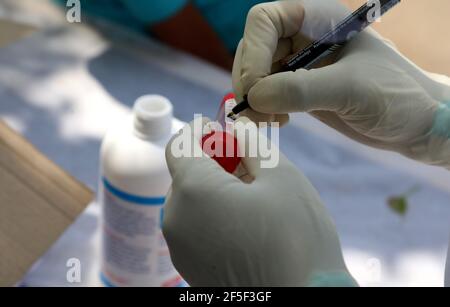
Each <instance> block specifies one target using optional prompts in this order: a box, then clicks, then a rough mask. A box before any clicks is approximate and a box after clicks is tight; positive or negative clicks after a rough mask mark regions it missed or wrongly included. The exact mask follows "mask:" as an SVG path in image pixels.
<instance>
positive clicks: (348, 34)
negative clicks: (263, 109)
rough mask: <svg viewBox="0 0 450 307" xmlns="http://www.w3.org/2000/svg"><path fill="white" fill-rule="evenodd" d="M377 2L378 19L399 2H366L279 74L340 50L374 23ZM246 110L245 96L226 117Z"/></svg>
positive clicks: (311, 64)
mask: <svg viewBox="0 0 450 307" xmlns="http://www.w3.org/2000/svg"><path fill="white" fill-rule="evenodd" d="M377 1H379V3H380V12H379V16H378V17H381V16H383V15H384V14H385V13H386V12H387V11H389V10H390V9H391V8H393V7H394V6H395V5H397V4H398V3H400V1H401V0H374V1H368V2H367V3H366V4H364V5H363V6H361V7H360V8H359V9H357V10H356V11H355V12H354V13H353V14H351V15H350V16H348V17H347V18H345V19H344V20H343V21H342V22H340V23H339V24H338V25H337V26H336V27H334V28H333V29H332V30H331V31H329V32H328V33H326V34H325V35H324V36H322V37H321V38H320V39H319V40H317V41H315V42H313V43H312V44H311V45H309V46H308V47H306V48H305V49H303V50H302V51H300V52H298V53H297V54H295V55H294V56H292V57H291V58H290V59H289V60H288V61H287V62H286V63H285V64H284V65H283V66H282V69H281V72H287V71H296V70H297V69H300V68H304V69H309V68H311V67H312V66H313V65H314V64H316V63H317V62H319V61H320V60H322V59H323V58H325V57H327V56H328V55H330V54H332V53H333V52H335V51H337V50H339V49H341V48H342V47H343V46H344V45H345V44H346V43H347V42H348V41H350V40H351V39H352V38H353V37H355V36H356V35H357V34H359V33H360V32H362V31H363V30H364V29H366V28H367V27H368V26H369V25H371V24H372V23H373V22H375V21H376V19H375V18H374V17H375V16H371V15H370V12H371V11H372V10H373V9H374V8H375V7H376V4H377V3H376V2H377ZM248 108H250V105H249V103H248V99H247V96H244V101H243V102H241V103H239V104H238V105H237V106H236V107H234V108H233V111H232V112H230V113H229V114H228V115H227V116H228V117H230V118H233V119H235V118H236V115H238V114H239V113H241V112H242V111H244V110H245V109H248Z"/></svg>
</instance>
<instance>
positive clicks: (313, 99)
mask: <svg viewBox="0 0 450 307" xmlns="http://www.w3.org/2000/svg"><path fill="white" fill-rule="evenodd" d="M341 71H342V69H340V67H339V65H337V64H333V65H330V66H326V67H323V68H319V69H312V70H304V69H302V70H298V71H296V72H285V73H279V74H274V75H271V76H268V77H265V78H264V79H262V80H260V81H259V82H258V83H257V84H255V85H254V86H253V87H252V88H251V90H250V92H249V94H248V101H249V104H250V106H251V108H252V109H253V110H255V111H257V112H261V113H267V114H286V113H292V112H310V111H334V112H339V111H342V110H343V109H345V107H346V103H347V99H346V97H347V96H348V92H349V84H348V82H346V80H345V75H342V73H341ZM350 86H352V85H350Z"/></svg>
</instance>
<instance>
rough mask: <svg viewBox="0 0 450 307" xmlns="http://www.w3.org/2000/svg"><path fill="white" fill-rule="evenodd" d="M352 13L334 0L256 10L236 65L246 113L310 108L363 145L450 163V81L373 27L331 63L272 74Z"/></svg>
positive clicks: (281, 114) (258, 115)
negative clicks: (421, 64) (423, 67)
mask: <svg viewBox="0 0 450 307" xmlns="http://www.w3.org/2000/svg"><path fill="white" fill-rule="evenodd" d="M349 13H350V12H349V11H348V10H347V9H345V8H344V7H343V6H342V5H340V4H339V3H338V2H336V1H334V0H291V1H277V2H272V3H266V4H261V5H258V6H256V7H254V8H253V9H252V10H251V11H250V13H249V16H248V19H247V25H246V29H245V34H244V38H243V40H242V41H241V43H240V45H239V48H238V51H237V54H236V58H235V63H234V68H233V86H234V89H235V92H236V94H237V98H238V99H241V98H242V97H243V95H244V94H248V100H249V103H250V106H251V108H252V109H253V110H250V111H248V112H247V113H246V116H248V117H250V118H251V119H252V120H254V121H257V122H259V121H274V120H275V121H281V123H282V124H283V123H285V122H286V121H287V115H286V114H288V113H291V112H309V113H310V114H312V115H313V116H315V117H316V118H318V119H320V120H321V121H323V122H324V123H326V124H327V125H329V126H331V127H332V128H335V129H337V130H338V131H340V132H341V133H343V134H345V135H347V136H349V137H351V138H352V139H354V140H356V141H359V142H361V143H364V144H366V145H369V146H373V147H376V148H380V149H386V150H392V151H396V152H399V153H401V154H403V155H405V156H408V157H410V158H413V159H416V160H419V161H422V162H425V163H429V164H434V165H441V166H445V167H448V168H450V141H449V137H450V106H449V105H446V104H445V103H444V102H450V81H449V80H448V78H444V77H441V78H440V80H437V78H436V76H433V75H431V74H429V73H427V72H425V71H423V70H421V69H420V68H418V67H417V66H415V65H414V64H413V63H411V62H410V61H409V60H407V59H406V58H405V57H403V56H402V55H401V54H400V53H399V52H398V51H397V50H396V49H395V48H394V47H393V46H392V44H391V43H390V42H387V41H385V40H383V38H381V37H380V36H379V35H378V34H377V33H376V32H375V31H373V30H367V31H365V32H363V33H361V34H359V35H358V36H357V37H355V38H354V39H353V40H352V41H351V42H350V43H348V44H347V45H346V46H345V48H343V49H342V50H341V51H340V52H338V54H337V58H334V59H333V61H332V64H330V65H325V66H321V67H320V68H316V69H311V70H309V71H307V70H304V69H300V70H297V71H296V72H286V73H276V74H272V73H274V72H276V71H277V70H278V69H279V68H280V60H282V59H284V58H285V57H287V56H288V55H290V54H292V53H294V52H296V51H299V50H301V49H303V48H304V47H305V46H307V45H308V43H309V42H311V41H312V40H315V39H317V38H319V37H321V35H323V34H324V33H326V32H327V31H328V30H329V29H330V28H331V27H332V25H333V24H336V23H338V22H340V21H341V20H342V19H343V17H345V16H347V15H348V14H349ZM411 39H413V38H411ZM445 83H446V84H445ZM264 114H266V115H264ZM267 114H268V115H267ZM273 114H276V116H273Z"/></svg>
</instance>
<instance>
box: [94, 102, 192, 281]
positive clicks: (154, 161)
mask: <svg viewBox="0 0 450 307" xmlns="http://www.w3.org/2000/svg"><path fill="white" fill-rule="evenodd" d="M172 109H173V108H172V105H171V103H170V102H169V101H168V100H167V99H166V98H164V97H162V96H156V95H150V96H143V97H141V98H139V99H138V100H137V101H136V104H135V106H134V109H133V116H132V118H130V119H129V120H127V121H124V122H123V123H117V124H118V125H117V126H116V127H114V128H113V129H112V130H111V131H110V132H108V134H107V135H106V137H105V139H104V140H103V144H102V148H101V174H100V189H99V201H100V202H101V204H102V206H103V225H102V226H103V227H102V236H103V242H102V251H103V252H102V272H101V278H102V281H103V283H104V284H105V285H106V286H181V285H183V283H184V282H183V280H182V279H181V277H180V276H179V274H178V273H177V272H176V271H175V269H174V268H173V265H172V264H171V261H170V255H169V252H168V248H167V245H166V243H165V241H164V238H163V236H162V231H161V221H162V214H163V204H164V197H165V195H166V193H167V191H168V189H169V187H170V184H171V177H170V174H169V172H168V169H167V164H166V161H165V154H164V151H165V146H166V144H167V142H168V141H169V140H170V138H171V136H172V135H173V133H175V132H177V131H178V130H179V129H181V128H182V126H183V123H181V122H179V121H177V120H174V119H173V118H172V113H173V111H172Z"/></svg>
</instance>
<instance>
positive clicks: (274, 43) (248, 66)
mask: <svg viewBox="0 0 450 307" xmlns="http://www.w3.org/2000/svg"><path fill="white" fill-rule="evenodd" d="M304 16H305V12H304V8H303V6H302V5H301V2H300V1H277V2H271V3H263V4H259V5H256V6H254V7H253V8H252V9H251V10H250V12H249V14H248V17H247V23H246V26H245V31H244V39H243V42H242V60H241V61H242V62H241V76H240V81H241V82H242V85H241V86H242V90H243V92H244V93H247V92H248V91H249V90H250V88H251V87H252V86H253V85H254V84H255V83H256V82H258V81H259V80H260V79H261V78H264V77H266V76H268V75H269V74H270V73H271V68H272V64H273V59H274V55H275V54H276V51H277V47H278V44H279V41H280V39H283V38H289V37H291V36H293V35H295V34H296V33H298V32H299V30H300V28H301V25H302V24H303V20H304Z"/></svg>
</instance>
